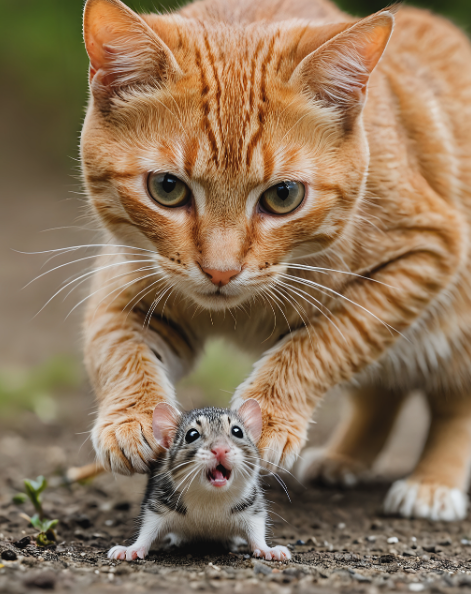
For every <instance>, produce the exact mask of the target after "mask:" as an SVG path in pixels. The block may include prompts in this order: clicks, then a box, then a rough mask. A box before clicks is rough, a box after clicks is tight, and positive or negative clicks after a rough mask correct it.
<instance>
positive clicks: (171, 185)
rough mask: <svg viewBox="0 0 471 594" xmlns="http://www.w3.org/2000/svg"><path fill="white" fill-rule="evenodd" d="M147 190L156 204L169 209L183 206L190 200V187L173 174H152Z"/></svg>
mask: <svg viewBox="0 0 471 594" xmlns="http://www.w3.org/2000/svg"><path fill="white" fill-rule="evenodd" d="M147 188H148V190H149V194H150V195H151V196H152V198H153V199H154V200H155V201H156V202H158V203H159V204H161V205H162V206H167V207H169V208H175V207H177V206H183V205H184V204H186V203H187V202H188V200H189V199H190V190H189V188H188V186H187V185H186V184H185V183H184V182H182V180H181V179H178V177H175V176H174V175H172V174H171V173H151V174H150V175H149V178H148V180H147Z"/></svg>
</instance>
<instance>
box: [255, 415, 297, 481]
mask: <svg viewBox="0 0 471 594" xmlns="http://www.w3.org/2000/svg"><path fill="white" fill-rule="evenodd" d="M306 426H307V424H306ZM305 442H306V427H305V426H304V424H303V425H300V426H299V428H297V429H296V430H293V429H292V428H291V427H289V425H288V424H287V423H286V424H284V423H283V422H282V421H279V422H277V423H276V424H274V423H273V422H271V424H270V425H269V426H268V427H266V428H264V430H263V432H262V436H261V438H260V441H259V442H258V444H257V445H258V449H259V452H260V455H261V457H262V462H263V465H264V466H265V467H266V468H267V469H268V470H271V471H273V472H276V471H277V469H278V468H279V467H280V466H282V467H283V468H286V469H290V468H291V467H292V466H293V464H294V463H295V461H296V459H297V457H298V455H299V452H300V451H301V448H302V447H303V445H304V444H305Z"/></svg>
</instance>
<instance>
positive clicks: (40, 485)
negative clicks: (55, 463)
mask: <svg viewBox="0 0 471 594" xmlns="http://www.w3.org/2000/svg"><path fill="white" fill-rule="evenodd" d="M24 485H25V491H26V493H18V494H17V495H15V496H14V497H13V502H14V503H16V504H22V503H24V502H25V501H26V500H27V499H29V500H30V501H31V503H32V504H33V507H34V509H35V510H36V513H35V514H34V516H32V517H29V516H27V515H26V514H21V516H22V517H23V518H25V519H26V520H27V521H28V522H29V523H30V524H31V525H32V526H33V528H35V529H36V530H37V531H38V534H37V536H36V544H37V545H38V546H39V547H47V546H50V545H51V544H54V543H55V541H56V533H55V532H54V528H55V527H56V526H57V524H58V523H59V520H48V519H47V518H45V517H44V510H43V506H42V500H41V493H42V492H43V491H44V490H45V489H46V487H47V481H46V479H45V478H44V477H43V476H38V477H37V479H36V480H35V481H33V480H30V479H25V480H24Z"/></svg>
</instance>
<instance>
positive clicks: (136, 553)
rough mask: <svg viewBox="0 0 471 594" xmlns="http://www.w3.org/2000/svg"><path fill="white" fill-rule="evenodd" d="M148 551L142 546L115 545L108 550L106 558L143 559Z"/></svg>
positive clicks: (122, 559)
mask: <svg viewBox="0 0 471 594" xmlns="http://www.w3.org/2000/svg"><path fill="white" fill-rule="evenodd" d="M147 553H148V551H147V550H146V549H145V548H144V547H133V546H130V547H122V546H116V547H113V548H112V549H110V550H109V551H108V559H120V560H121V561H135V560H136V559H145V558H146V557H147Z"/></svg>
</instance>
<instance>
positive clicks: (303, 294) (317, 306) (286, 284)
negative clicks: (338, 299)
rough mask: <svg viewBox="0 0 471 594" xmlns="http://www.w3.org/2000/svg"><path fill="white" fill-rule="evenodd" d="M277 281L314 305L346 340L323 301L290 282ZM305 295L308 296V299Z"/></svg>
mask: <svg viewBox="0 0 471 594" xmlns="http://www.w3.org/2000/svg"><path fill="white" fill-rule="evenodd" d="M278 282H279V284H280V285H281V286H282V287H284V288H285V289H286V290H288V291H291V292H293V293H295V294H296V295H297V296H298V297H299V298H300V299H304V301H306V303H309V304H310V305H312V307H314V308H315V309H316V310H317V311H318V312H319V313H320V314H322V315H323V316H324V317H325V318H326V319H327V320H328V321H329V322H330V323H331V324H332V325H333V326H334V328H335V329H336V330H337V332H338V333H339V334H340V336H341V337H342V338H343V340H344V341H345V342H347V339H346V338H345V336H344V334H343V332H342V331H341V330H340V328H339V327H338V325H337V324H336V323H335V321H334V320H333V319H332V317H334V316H333V314H332V312H331V311H330V310H329V309H328V308H327V307H326V306H325V305H324V304H323V303H321V302H320V301H319V300H318V299H316V298H315V297H314V296H313V295H311V294H310V293H307V292H306V291H303V290H302V289H299V288H294V287H292V286H291V285H290V284H288V283H284V282H283V281H280V280H279V281H278ZM306 296H307V297H309V299H308V298H307V297H306ZM311 299H313V300H314V301H315V302H316V303H318V304H319V305H316V303H313V302H312V301H310V300H311ZM322 307H324V308H325V309H327V312H328V313H329V314H330V316H332V317H330V316H329V315H328V314H327V313H325V311H323V309H322Z"/></svg>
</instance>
